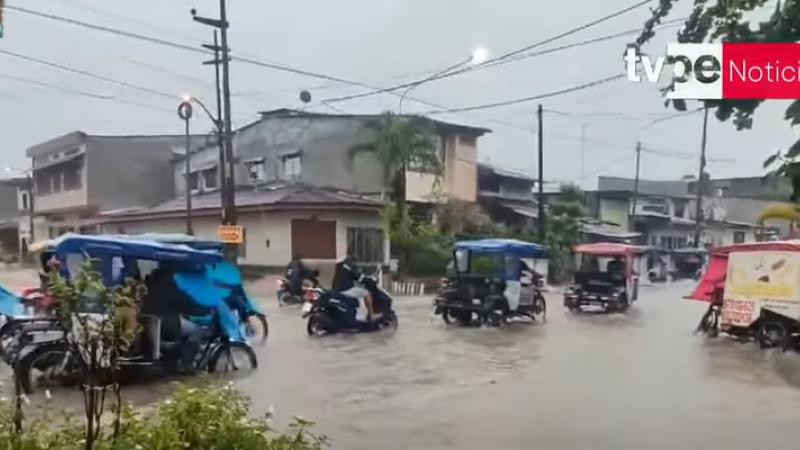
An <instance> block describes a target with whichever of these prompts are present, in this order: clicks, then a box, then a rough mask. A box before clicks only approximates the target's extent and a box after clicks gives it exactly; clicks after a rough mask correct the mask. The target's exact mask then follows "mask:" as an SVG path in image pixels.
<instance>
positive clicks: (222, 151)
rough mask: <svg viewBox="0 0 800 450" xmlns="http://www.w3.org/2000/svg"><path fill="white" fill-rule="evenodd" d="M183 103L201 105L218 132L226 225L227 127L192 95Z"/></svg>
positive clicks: (223, 220) (221, 186)
mask: <svg viewBox="0 0 800 450" xmlns="http://www.w3.org/2000/svg"><path fill="white" fill-rule="evenodd" d="M183 101H184V102H190V103H197V104H198V105H200V108H201V109H202V110H203V112H204V113H205V114H206V116H207V117H208V119H209V120H210V121H211V122H212V123H213V124H214V127H215V128H216V130H217V145H218V146H219V171H220V172H219V173H220V177H219V178H220V183H219V184H220V199H221V200H222V205H221V211H222V224H223V225H226V224H227V221H226V220H227V219H226V217H225V199H226V195H227V192H228V189H229V178H228V177H227V176H226V175H225V174H226V172H227V171H226V170H225V146H224V141H223V135H224V133H225V126H224V124H223V122H222V119H221V118H219V116H214V114H213V113H212V112H211V110H209V109H208V107H207V106H206V105H205V103H203V102H202V101H201V100H200V99H199V98H197V97H194V96H192V95H184V96H183ZM218 106H219V105H218ZM217 112H218V113H221V111H219V108H217Z"/></svg>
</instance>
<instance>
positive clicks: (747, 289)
mask: <svg viewBox="0 0 800 450" xmlns="http://www.w3.org/2000/svg"><path fill="white" fill-rule="evenodd" d="M762 308H766V309H768V310H770V311H773V312H776V313H778V314H783V315H785V316H787V317H791V318H794V319H797V318H800V253H797V252H740V253H731V254H730V256H729V257H728V273H727V277H726V278H725V295H724V297H723V306H722V321H721V323H722V325H723V326H724V325H732V326H737V327H747V326H750V324H752V323H753V322H754V321H755V320H756V319H758V317H759V315H760V314H761V309H762Z"/></svg>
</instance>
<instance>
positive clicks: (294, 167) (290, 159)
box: [283, 154, 302, 180]
mask: <svg viewBox="0 0 800 450" xmlns="http://www.w3.org/2000/svg"><path fill="white" fill-rule="evenodd" d="M301 171H302V165H301V162H300V154H295V155H288V156H284V157H283V176H284V177H285V178H286V179H290V180H296V179H298V178H300V173H301Z"/></svg>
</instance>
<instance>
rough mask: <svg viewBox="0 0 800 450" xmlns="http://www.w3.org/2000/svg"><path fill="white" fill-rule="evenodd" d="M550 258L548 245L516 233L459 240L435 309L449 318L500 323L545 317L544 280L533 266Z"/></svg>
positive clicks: (460, 320)
mask: <svg viewBox="0 0 800 450" xmlns="http://www.w3.org/2000/svg"><path fill="white" fill-rule="evenodd" d="M546 258H547V250H546V249H545V247H543V246H541V245H539V244H534V243H530V242H524V241H520V240H515V239H482V240H472V241H460V242H457V243H456V244H455V247H454V250H453V265H452V271H451V272H450V273H449V274H448V276H447V277H446V278H445V279H443V286H442V289H441V290H440V292H439V295H438V296H437V298H436V300H435V301H434V304H435V307H436V310H435V313H436V314H441V316H442V319H443V320H444V321H445V323H448V324H449V323H451V322H454V321H455V322H458V323H460V324H462V325H468V324H482V323H487V324H489V325H492V326H499V325H502V324H503V323H506V322H507V321H508V320H509V319H511V318H512V317H515V316H523V317H528V318H530V319H533V321H544V320H545V318H546V314H547V304H546V302H545V299H544V296H543V295H542V290H541V287H542V283H543V280H542V277H541V275H539V274H538V273H537V272H536V271H535V270H533V266H534V265H535V261H536V260H540V259H546Z"/></svg>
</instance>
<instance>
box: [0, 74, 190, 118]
mask: <svg viewBox="0 0 800 450" xmlns="http://www.w3.org/2000/svg"><path fill="white" fill-rule="evenodd" d="M0 78H5V79H7V80H13V81H17V82H20V83H26V84H32V85H35V86H40V87H45V88H48V89H53V90H57V91H61V92H65V93H67V94H72V95H78V96H81V97H89V98H92V99H95V100H105V101H116V102H120V103H126V104H128V105H133V106H138V107H141V108H147V109H152V110H157V111H161V112H170V113H172V112H174V111H173V110H171V109H167V108H162V107H159V106H155V105H150V104H147V103H141V102H137V101H134V100H127V99H121V98H118V97H114V96H110V95H100V94H95V93H93V92H88V91H82V90H79V89H72V88H68V87H65V86H61V85H58V84H53V83H47V82H45V81H39V80H32V79H29V78H22V77H17V76H14V75H8V74H4V73H0Z"/></svg>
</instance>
